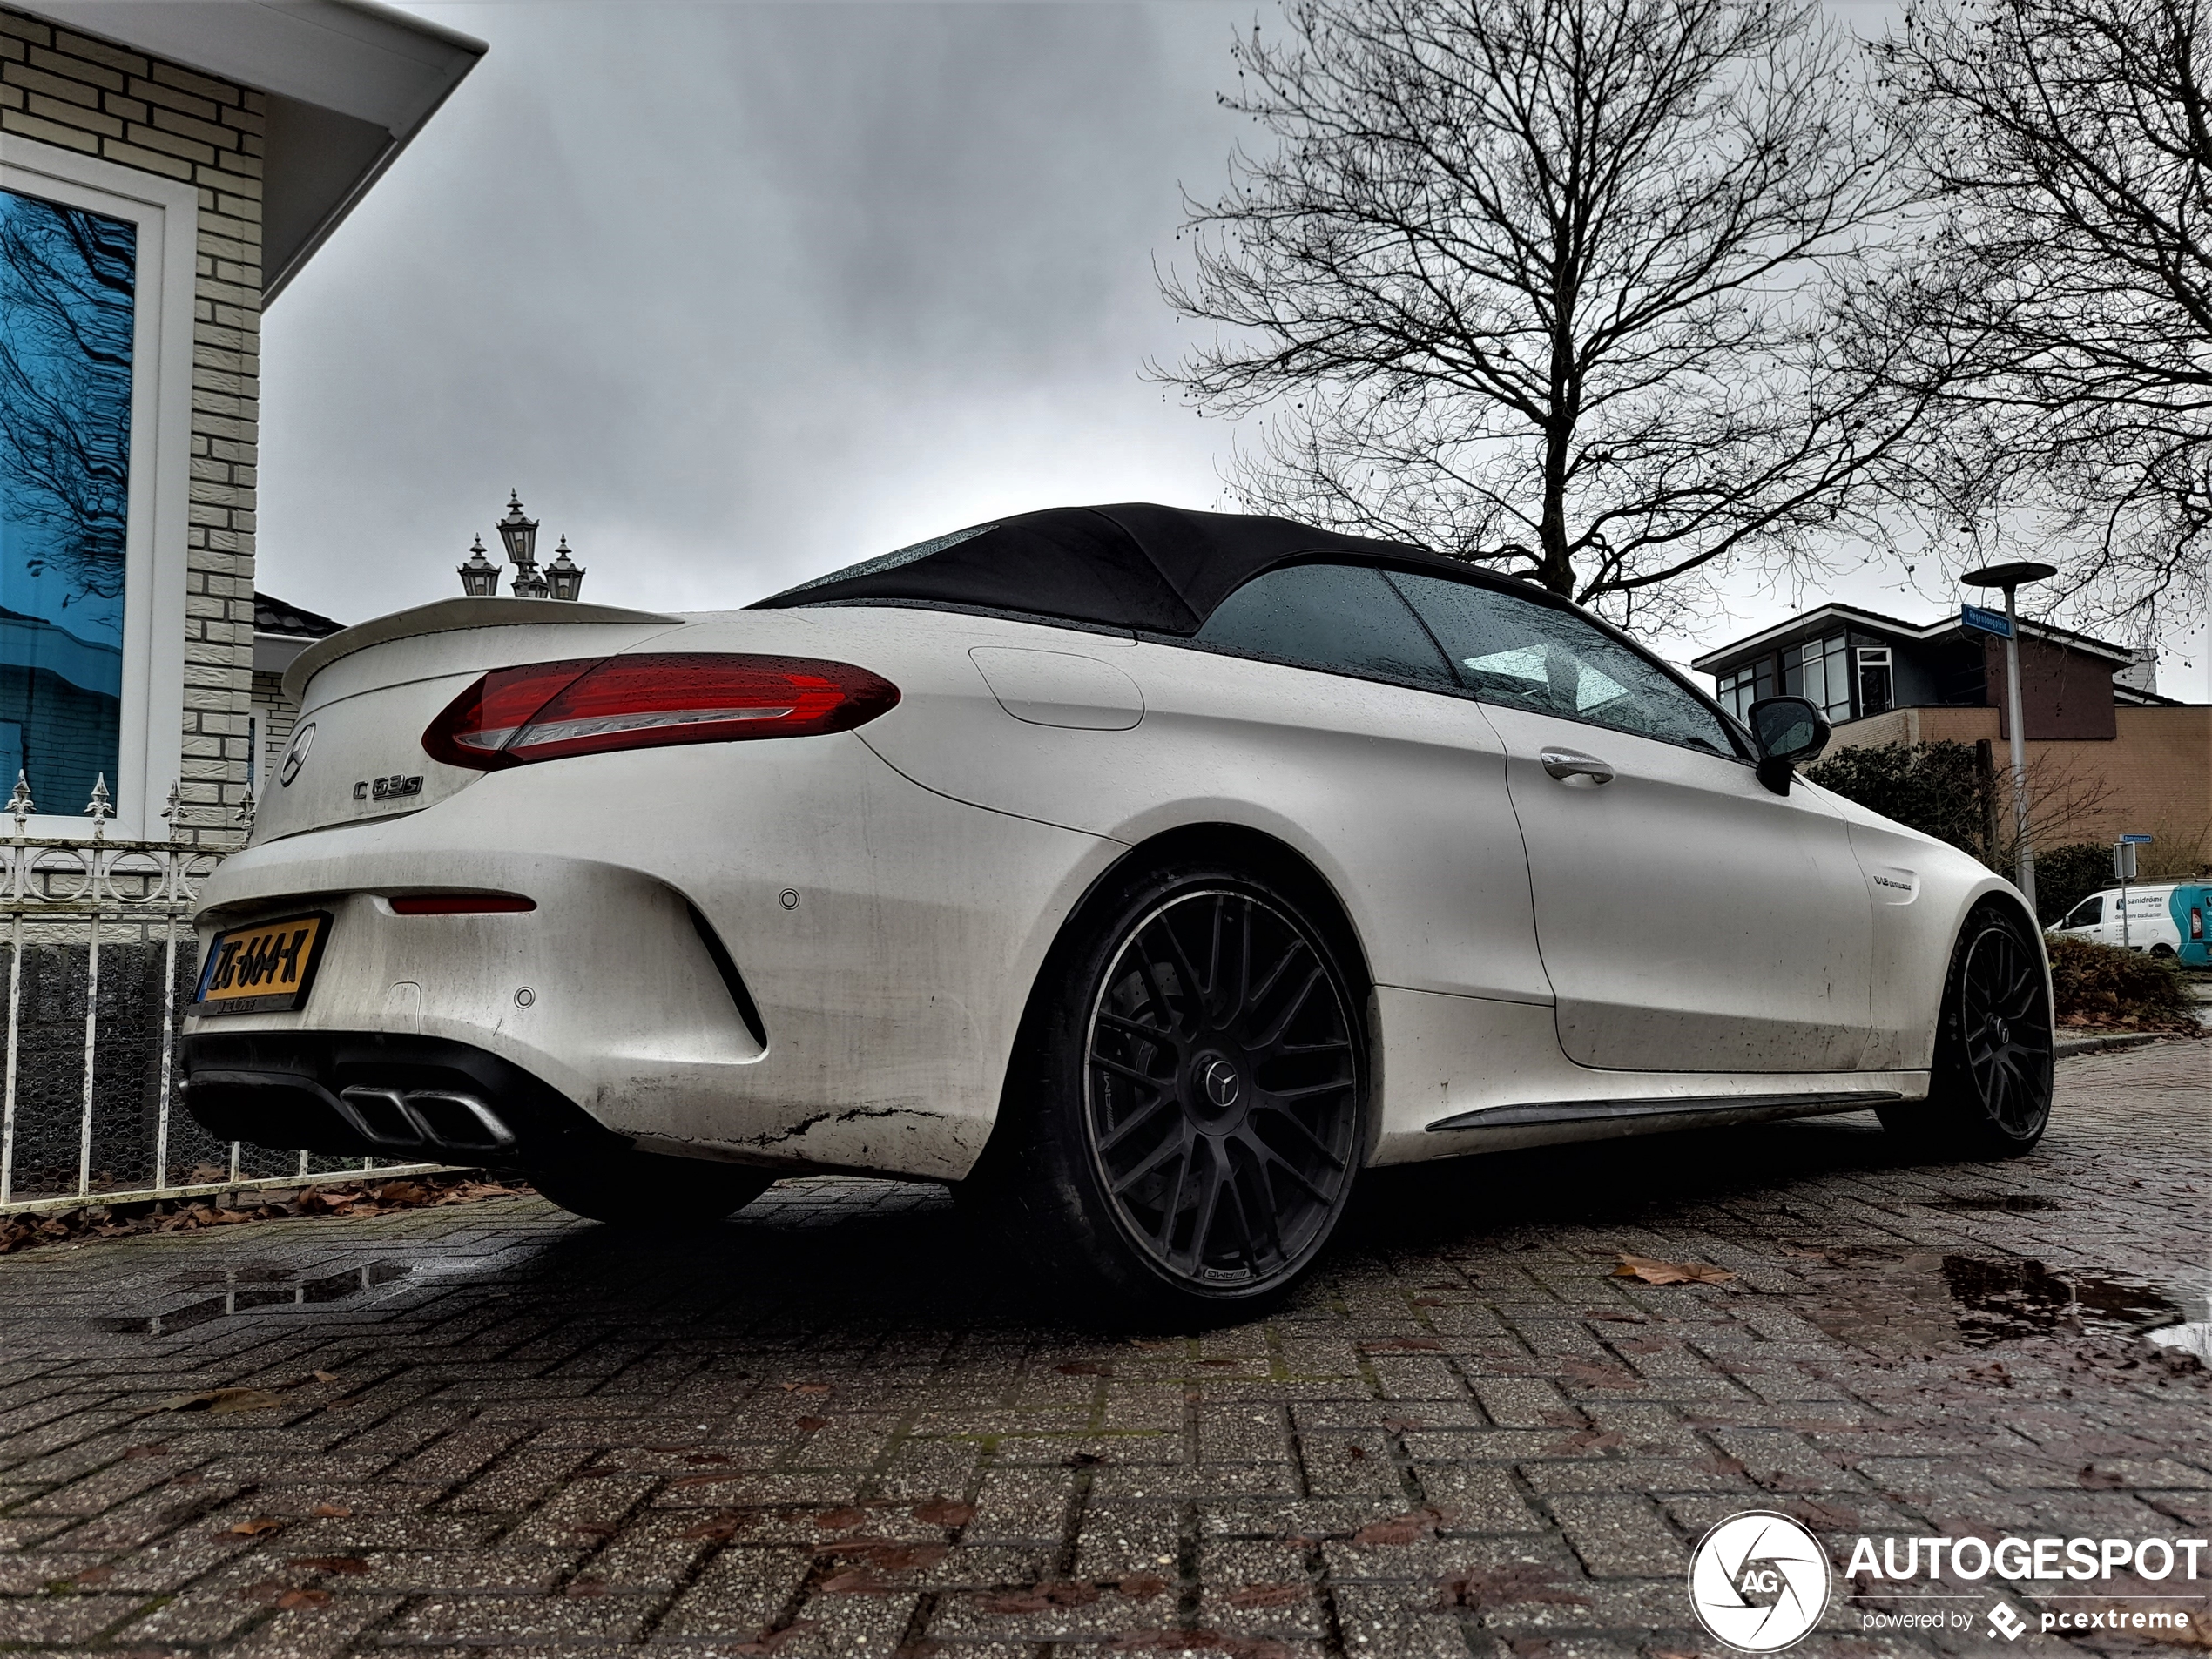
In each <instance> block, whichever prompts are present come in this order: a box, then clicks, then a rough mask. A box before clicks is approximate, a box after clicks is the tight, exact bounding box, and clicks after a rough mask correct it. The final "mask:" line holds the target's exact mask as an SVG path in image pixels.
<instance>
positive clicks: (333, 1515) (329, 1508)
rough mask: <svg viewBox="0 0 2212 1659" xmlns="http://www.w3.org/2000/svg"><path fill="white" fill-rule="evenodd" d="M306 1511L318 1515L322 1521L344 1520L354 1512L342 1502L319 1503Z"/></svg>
mask: <svg viewBox="0 0 2212 1659" xmlns="http://www.w3.org/2000/svg"><path fill="white" fill-rule="evenodd" d="M307 1513H308V1514H311V1515H315V1516H319V1517H320V1518H321V1519H322V1520H324V1521H344V1520H347V1518H349V1517H350V1516H351V1515H352V1514H353V1513H354V1512H353V1511H352V1510H350V1509H348V1508H347V1507H346V1506H345V1505H344V1504H342V1503H319V1504H317V1505H316V1506H315V1507H314V1508H312V1509H310V1510H308V1511H307Z"/></svg>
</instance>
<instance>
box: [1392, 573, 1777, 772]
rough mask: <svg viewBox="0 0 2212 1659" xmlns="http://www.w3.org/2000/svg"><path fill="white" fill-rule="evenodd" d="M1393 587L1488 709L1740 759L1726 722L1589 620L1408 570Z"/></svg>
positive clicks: (1396, 578) (1397, 577) (1396, 575)
mask: <svg viewBox="0 0 2212 1659" xmlns="http://www.w3.org/2000/svg"><path fill="white" fill-rule="evenodd" d="M1389 579H1390V581H1391V582H1392V583H1393V584H1395V585H1396V587H1397V588H1398V590H1399V591H1400V592H1402V593H1403V594H1405V596H1406V598H1407V599H1408V600H1409V601H1410V602H1411V603H1412V604H1413V608H1414V609H1415V610H1418V611H1420V614H1421V620H1422V621H1424V622H1426V623H1427V624H1428V625H1429V629H1430V631H1432V632H1433V633H1434V634H1435V636H1436V637H1437V638H1438V639H1439V640H1440V642H1442V644H1443V646H1444V649H1445V651H1446V652H1447V654H1448V655H1449V656H1450V657H1451V658H1452V663H1453V667H1454V668H1455V669H1457V670H1458V671H1459V675H1460V680H1461V682H1462V683H1464V684H1465V685H1466V686H1467V689H1468V690H1469V691H1473V692H1474V694H1475V695H1476V696H1477V697H1479V698H1481V699H1482V700H1483V701H1485V702H1487V703H1502V704H1504V705H1507V706H1508V707H1512V708H1520V709H1528V710H1531V711H1534V712H1535V713H1538V714H1555V715H1559V716H1561V717H1562V718H1566V719H1569V720H1581V721H1584V722H1587V723H1588V725H1602V726H1610V727H1612V728H1613V729H1614V730H1615V731H1616V732H1634V733H1635V735H1636V736H1638V737H1642V738H1658V739H1659V740H1660V741H1661V742H1662V743H1676V744H1682V745H1686V746H1688V747H1690V748H1694V749H1708V750H1710V751H1711V752H1713V753H1715V754H1722V755H1727V756H1730V758H1734V757H1735V756H1736V753H1737V750H1736V745H1735V744H1734V743H1733V742H1731V741H1730V738H1729V735H1728V729H1727V728H1726V727H1725V726H1723V725H1722V724H1721V721H1720V717H1719V716H1718V715H1716V714H1715V713H1714V712H1713V711H1711V710H1710V709H1709V708H1707V707H1706V706H1705V705H1703V703H1701V702H1699V701H1698V700H1697V699H1696V698H1695V697H1693V696H1692V695H1691V694H1690V693H1689V691H1686V690H1684V689H1683V686H1682V685H1679V684H1678V683H1676V681H1675V680H1674V679H1672V678H1669V676H1668V675H1667V674H1665V673H1664V672H1662V671H1661V670H1660V669H1659V668H1658V667H1657V666H1656V664H1651V663H1648V662H1646V661H1645V660H1644V659H1643V658H1641V657H1639V656H1637V655H1636V654H1635V652H1634V651H1630V650H1629V648H1628V647H1627V646H1625V645H1623V644H1621V643H1620V642H1619V641H1617V640H1615V639H1614V638H1612V637H1609V636H1608V635H1606V634H1602V633H1600V632H1599V631H1597V630H1596V629H1595V628H1593V627H1591V626H1590V625H1589V624H1588V623H1587V622H1585V621H1583V620H1582V619H1581V617H1577V616H1575V615H1574V614H1573V613H1571V612H1569V611H1565V610H1554V608H1553V607H1552V606H1550V605H1547V604H1538V603H1536V602H1535V601H1534V600H1529V599H1522V598H1520V597H1516V596H1514V595H1513V594H1510V593H1501V592H1499V591H1498V590H1495V589H1494V588H1484V587H1478V586H1476V585H1475V584H1474V583H1467V582H1447V581H1445V580H1444V579H1442V578H1441V577H1432V576H1417V575H1413V574H1410V573H1408V572H1406V571H1402V570H1393V571H1392V572H1391V574H1390V578H1389Z"/></svg>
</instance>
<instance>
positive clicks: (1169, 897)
mask: <svg viewBox="0 0 2212 1659" xmlns="http://www.w3.org/2000/svg"><path fill="white" fill-rule="evenodd" d="M1332 924H1333V917H1332V916H1330V915H1329V914H1328V913H1327V911H1326V908H1325V905H1324V904H1322V903H1317V902H1316V900H1315V899H1314V897H1313V896H1312V895H1311V894H1305V893H1302V892H1299V891H1298V890H1297V888H1296V887H1295V886H1294V885H1292V884H1291V883H1288V882H1285V883H1277V882H1272V881H1269V880H1260V879H1258V878H1255V877H1253V876H1251V875H1248V874H1244V873H1238V872H1235V871H1231V870H1230V869H1226V868H1219V867H1199V866H1192V865H1185V866H1182V867H1177V868H1173V869H1169V870H1165V871H1159V872H1155V873H1149V874H1144V875H1141V876H1137V877H1135V878H1132V879H1130V880H1126V881H1125V882H1123V884H1122V886H1121V887H1119V888H1117V889H1116V890H1115V891H1113V892H1112V893H1110V894H1107V895H1106V896H1105V897H1104V898H1103V900H1101V901H1100V902H1098V903H1096V904H1094V905H1093V906H1092V907H1090V908H1089V911H1088V912H1087V913H1086V914H1085V916H1084V917H1083V918H1082V919H1081V920H1079V921H1078V922H1077V923H1076V927H1075V928H1074V930H1073V931H1072V932H1071V934H1070V935H1069V937H1068V938H1067V939H1066V940H1064V941H1062V947H1061V948H1060V949H1059V950H1057V951H1056V952H1055V958H1054V962H1053V965H1052V966H1051V967H1049V968H1048V970H1047V975H1048V976H1047V979H1046V981H1044V982H1043V983H1042V984H1041V985H1040V988H1039V991H1038V997H1037V1002H1036V1005H1035V1006H1034V1007H1033V1008H1032V1010H1031V1015H1030V1019H1029V1021H1028V1024H1027V1025H1026V1026H1025V1029H1024V1039H1023V1043H1022V1053H1021V1055H1019V1056H1018V1058H1017V1062H1016V1069H1015V1072H1014V1073H1013V1074H1012V1076H1011V1077H1010V1079H1009V1086H1008V1099H1007V1103H1006V1108H1007V1112H1008V1121H1007V1122H1006V1123H1005V1124H1004V1125H1003V1129H1002V1133H1003V1135H1004V1136H1005V1139H1004V1140H1003V1141H1002V1142H997V1143H995V1144H994V1147H993V1153H992V1157H990V1158H989V1159H988V1160H987V1168H986V1170H985V1171H984V1172H983V1174H982V1176H981V1178H980V1179H979V1180H978V1181H977V1182H976V1183H975V1186H976V1187H978V1188H979V1189H981V1196H982V1197H985V1199H986V1200H987V1201H988V1203H990V1204H992V1205H993V1207H994V1208H995V1210H996V1211H997V1212H998V1214H999V1217H1000V1219H1001V1221H1002V1222H1003V1223H1005V1224H1009V1225H1010V1226H1011V1227H1012V1229H1013V1230H1014V1231H1015V1235H1016V1237H1017V1238H1018V1239H1019V1241H1020V1244H1021V1246H1022V1248H1023V1249H1025V1250H1026V1251H1028V1252H1030V1253H1031V1254H1032V1257H1033V1258H1041V1259H1040V1262H1039V1264H1040V1265H1041V1266H1042V1267H1043V1268H1044V1270H1045V1271H1046V1272H1047V1273H1048V1274H1049V1277H1050V1278H1051V1280H1052V1281H1053V1282H1054V1283H1055V1285H1058V1286H1059V1287H1061V1288H1062V1289H1065V1288H1066V1287H1067V1286H1068V1285H1069V1284H1070V1282H1072V1283H1073V1284H1075V1285H1079V1286H1081V1287H1082V1290H1083V1291H1085V1292H1086V1293H1088V1294H1089V1296H1090V1297H1092V1298H1095V1299H1096V1300H1097V1301H1098V1302H1100V1303H1101V1304H1102V1305H1103V1306H1104V1307H1105V1309H1106V1310H1107V1311H1108V1312H1109V1316H1111V1317H1116V1318H1127V1319H1135V1320H1136V1321H1139V1322H1163V1323H1170V1324H1185V1325H1187V1324H1190V1323H1194V1322H1195V1323H1211V1322H1217V1321H1219V1320H1220V1319H1223V1318H1237V1317H1244V1316H1248V1315H1250V1314H1251V1313H1255V1312H1259V1311H1260V1310H1261V1309H1263V1308H1264V1307H1265V1306H1267V1305H1271V1304H1272V1303H1273V1302H1275V1301H1277V1300H1278V1299H1279V1298H1281V1297H1282V1296H1283V1295H1284V1294H1285V1293H1286V1292H1287V1291H1289V1290H1290V1289H1291V1287H1292V1286H1293V1285H1296V1284H1297V1283H1298V1280H1299V1279H1300V1278H1303V1277H1304V1276H1305V1273H1306V1272H1307V1271H1309V1270H1310V1269H1311V1268H1312V1264H1313V1263H1314V1261H1315V1259H1316V1258H1318V1256H1319V1254H1320V1252H1321V1250H1322V1247H1323V1246H1324V1245H1325V1244H1326V1243H1327V1241H1328V1238H1329V1235H1330V1234H1331V1232H1332V1231H1334V1229H1335V1227H1336V1224H1337V1221H1338V1218H1339V1216H1341V1214H1342V1213H1343V1210H1344V1205H1345V1200H1346V1198H1347V1197H1349V1196H1350V1195H1351V1191H1352V1182H1353V1179H1354V1177H1356V1176H1357V1174H1358V1172H1359V1164H1360V1162H1361V1159H1362V1157H1363V1156H1364V1154H1365V1151H1366V1118H1367V1075H1368V1067H1367V1050H1366V1028H1365V1021H1364V1018H1363V1015H1364V998H1363V997H1362V996H1361V995H1359V993H1358V992H1357V991H1356V990H1355V988H1354V984H1355V981H1354V980H1353V979H1352V975H1351V974H1349V973H1348V972H1347V971H1346V961H1347V959H1348V957H1349V954H1350V953H1349V950H1348V949H1347V948H1345V945H1344V944H1343V943H1341V942H1340V941H1339V938H1338V937H1335V936H1333V935H1335V934H1337V933H1338V929H1337V928H1336V927H1334V926H1333V925H1332Z"/></svg>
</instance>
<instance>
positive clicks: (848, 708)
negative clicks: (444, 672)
mask: <svg viewBox="0 0 2212 1659" xmlns="http://www.w3.org/2000/svg"><path fill="white" fill-rule="evenodd" d="M898 700H899V688H898V687H897V686H895V685H892V684H891V682H890V681H889V680H887V679H885V678H882V677H881V676H880V675H876V674H871V673H869V672H868V671H867V669H865V668H855V667H854V666H853V664H850V663H827V662H820V661H817V660H816V659H814V658H809V657H738V656H709V655H705V654H704V653H700V654H684V653H679V652H674V651H661V652H654V653H651V654H650V655H641V656H636V657H596V658H577V659H573V660H570V661H568V662H561V663H531V664H528V665H526V666H524V667H521V668H496V669H494V670H492V671H491V672H490V673H489V674H486V675H485V676H484V677H483V678H482V679H480V680H478V681H477V682H476V683H475V685H471V686H470V687H469V689H468V690H467V691H463V692H462V694H461V695H460V696H459V697H456V698H454V700H453V701H452V702H451V703H449V704H448V705H446V708H445V711H444V712H443V713H442V714H440V715H439V716H438V718H436V719H435V720H433V721H431V722H430V725H429V728H428V730H427V731H425V732H423V734H422V747H423V748H424V750H425V751H427V752H428V754H429V755H430V757H431V759H434V760H442V761H445V762H446V763H447V764H448V765H455V766H469V767H472V768H474V769H475V770H476V771H478V772H491V771H496V770H497V769H498V768H500V767H502V766H522V765H529V763H530V762H532V761H534V760H558V759H562V758H563V757H564V756H567V755H587V754H598V753H601V752H604V751H606V750H609V749H644V748H651V747H654V746H657V745H663V744H671V743H729V742H732V741H734V740H736V739H738V738H804V737H813V736H814V735H816V734H817V733H819V732H844V731H847V730H849V729H850V728H852V727H853V726H856V725H860V724H862V723H863V722H864V721H867V720H873V718H875V717H876V716H877V715H879V714H881V713H882V712H884V711H886V710H887V709H889V708H890V707H892V706H893V705H894V704H896V703H897V702H898Z"/></svg>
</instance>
